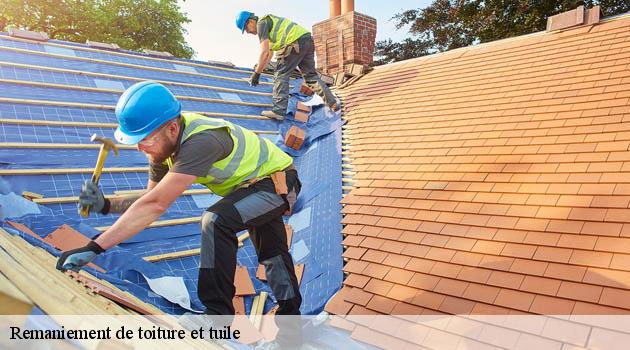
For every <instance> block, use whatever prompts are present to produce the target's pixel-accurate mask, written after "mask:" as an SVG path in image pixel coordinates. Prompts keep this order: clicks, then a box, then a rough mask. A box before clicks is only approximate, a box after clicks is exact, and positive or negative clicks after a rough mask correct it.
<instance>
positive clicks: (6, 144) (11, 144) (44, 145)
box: [0, 142, 136, 149]
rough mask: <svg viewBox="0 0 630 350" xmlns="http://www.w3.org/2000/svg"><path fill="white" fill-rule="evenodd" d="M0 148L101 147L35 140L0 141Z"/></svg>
mask: <svg viewBox="0 0 630 350" xmlns="http://www.w3.org/2000/svg"><path fill="white" fill-rule="evenodd" d="M116 147H117V148H118V149H136V146H130V145H120V144H119V145H116ZM0 148H37V149H42V148H58V149H71V148H72V149H99V148H101V145H100V144H98V143H35V142H0Z"/></svg>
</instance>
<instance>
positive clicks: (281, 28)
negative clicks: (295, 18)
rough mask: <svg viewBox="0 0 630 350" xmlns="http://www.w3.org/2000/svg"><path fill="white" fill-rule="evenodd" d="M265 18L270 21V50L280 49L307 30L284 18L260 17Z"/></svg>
mask: <svg viewBox="0 0 630 350" xmlns="http://www.w3.org/2000/svg"><path fill="white" fill-rule="evenodd" d="M265 18H270V19H271V23H272V25H271V31H270V33H269V42H270V43H269V49H270V50H271V51H278V50H282V49H283V48H285V47H286V46H287V45H289V44H291V43H293V42H294V41H296V40H297V39H299V38H300V37H301V36H302V35H304V34H306V33H308V32H309V31H308V30H306V29H304V28H303V27H302V26H300V25H299V24H297V23H295V22H291V21H289V20H288V19H286V18H282V17H277V16H274V15H266V16H264V17H263V18H262V19H265ZM262 19H261V20H262ZM278 36H280V38H278Z"/></svg>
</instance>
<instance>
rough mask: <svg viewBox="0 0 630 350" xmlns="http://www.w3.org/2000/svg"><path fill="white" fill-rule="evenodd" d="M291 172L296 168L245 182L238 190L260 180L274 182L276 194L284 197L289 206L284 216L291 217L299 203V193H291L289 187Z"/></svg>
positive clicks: (289, 167) (290, 166)
mask: <svg viewBox="0 0 630 350" xmlns="http://www.w3.org/2000/svg"><path fill="white" fill-rule="evenodd" d="M289 170H296V169H295V166H293V164H291V165H289V166H288V167H286V168H285V169H284V170H280V171H276V172H275V173H272V174H269V175H267V176H263V177H258V178H255V179H251V180H248V181H245V182H244V183H243V184H241V186H239V187H238V188H247V187H249V186H251V185H253V184H255V183H256V182H258V181H260V180H264V179H267V178H270V179H271V181H273V186H274V188H275V190H276V194H277V195H279V196H280V197H282V199H284V202H285V203H286V204H287V210H286V211H285V212H284V213H283V214H282V215H287V216H288V215H291V212H292V210H293V206H294V205H295V202H296V201H297V193H296V192H295V189H294V188H292V189H291V191H289V187H288V186H287V171H289Z"/></svg>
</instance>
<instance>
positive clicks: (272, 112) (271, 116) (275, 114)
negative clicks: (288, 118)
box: [260, 111, 285, 121]
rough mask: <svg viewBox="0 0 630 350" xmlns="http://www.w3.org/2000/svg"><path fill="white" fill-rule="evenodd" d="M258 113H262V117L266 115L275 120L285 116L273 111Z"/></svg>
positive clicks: (280, 119) (282, 118)
mask: <svg viewBox="0 0 630 350" xmlns="http://www.w3.org/2000/svg"><path fill="white" fill-rule="evenodd" d="M260 115H262V116H263V117H267V118H269V119H275V120H278V121H283V120H284V118H285V117H284V116H283V115H280V114H277V113H276V112H274V111H262V113H260Z"/></svg>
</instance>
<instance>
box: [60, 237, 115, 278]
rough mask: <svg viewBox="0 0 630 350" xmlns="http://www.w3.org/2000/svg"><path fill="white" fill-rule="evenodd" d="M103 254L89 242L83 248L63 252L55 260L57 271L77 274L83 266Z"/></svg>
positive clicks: (93, 243)
mask: <svg viewBox="0 0 630 350" xmlns="http://www.w3.org/2000/svg"><path fill="white" fill-rule="evenodd" d="M103 252H105V250H104V249H103V248H101V246H100V245H98V243H96V242H94V241H90V242H89V243H88V244H87V245H86V246H85V247H81V248H77V249H72V250H68V251H65V252H63V254H61V256H60V257H59V260H57V270H61V271H66V270H71V271H74V272H79V270H80V269H81V268H82V267H83V266H84V265H86V264H88V263H89V262H90V261H92V260H94V258H96V256H97V255H99V254H101V253H103Z"/></svg>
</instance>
